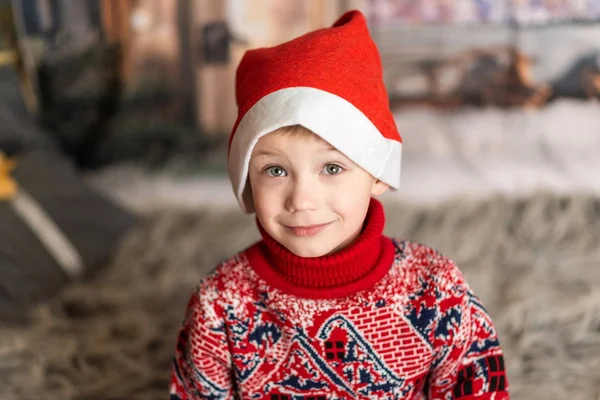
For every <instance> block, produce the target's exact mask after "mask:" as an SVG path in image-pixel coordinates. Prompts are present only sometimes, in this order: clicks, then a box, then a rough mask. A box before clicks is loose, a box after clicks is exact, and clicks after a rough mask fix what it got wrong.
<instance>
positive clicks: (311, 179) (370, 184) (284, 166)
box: [248, 126, 388, 257]
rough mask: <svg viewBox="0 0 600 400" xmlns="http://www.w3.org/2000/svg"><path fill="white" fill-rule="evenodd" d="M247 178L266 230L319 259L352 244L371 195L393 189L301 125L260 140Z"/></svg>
mask: <svg viewBox="0 0 600 400" xmlns="http://www.w3.org/2000/svg"><path fill="white" fill-rule="evenodd" d="M248 178H249V182H248V185H249V187H250V191H251V194H252V200H253V205H254V209H255V211H256V216H257V218H258V220H259V222H260V224H261V226H262V227H263V229H264V230H265V231H266V232H267V233H268V234H269V235H271V237H273V238H274V239H275V240H277V241H278V242H279V243H281V244H282V245H283V246H284V247H286V248H287V249H288V250H290V251H291V252H292V253H294V254H296V255H298V256H301V257H320V256H322V255H325V254H329V253H331V252H334V251H336V250H338V249H341V248H343V247H345V246H346V245H347V244H348V243H350V242H351V241H353V240H354V238H356V237H357V236H358V234H359V233H360V231H361V228H362V226H363V222H364V219H365V215H366V213H367V210H368V207H369V201H370V198H371V196H377V195H380V194H382V193H383V192H385V190H387V188H388V185H387V184H385V183H383V182H382V181H380V180H379V179H376V178H375V177H373V176H372V175H371V174H369V173H368V172H367V171H365V170H364V169H363V168H361V167H359V166H358V165H356V163H354V162H353V161H352V160H350V159H349V158H348V157H346V156H345V155H343V154H342V153H341V152H339V151H338V150H336V149H335V148H334V147H332V146H331V145H330V144H329V143H327V142H326V141H324V140H323V139H321V138H320V137H319V136H317V135H315V134H314V133H312V132H311V131H309V130H307V129H306V128H303V127H301V126H292V127H285V128H282V129H279V130H277V131H275V132H273V133H270V134H268V135H265V136H263V137H262V138H260V140H259V141H258V143H257V144H256V146H254V149H253V152H252V156H251V159H250V167H249V170H248ZM321 232H323V233H326V234H323V235H320V233H321Z"/></svg>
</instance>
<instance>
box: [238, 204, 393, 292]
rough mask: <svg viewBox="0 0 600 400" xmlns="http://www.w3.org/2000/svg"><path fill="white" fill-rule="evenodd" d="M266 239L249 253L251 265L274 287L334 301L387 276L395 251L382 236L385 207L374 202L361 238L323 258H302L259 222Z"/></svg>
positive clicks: (370, 206) (368, 212)
mask: <svg viewBox="0 0 600 400" xmlns="http://www.w3.org/2000/svg"><path fill="white" fill-rule="evenodd" d="M257 225H258V228H259V230H260V233H261V235H262V237H263V240H262V241H261V242H259V243H258V244H256V245H255V246H253V247H252V248H250V249H249V250H248V251H247V253H246V254H247V256H248V258H249V261H250V264H251V265H252V267H253V268H254V270H255V271H256V272H257V274H258V275H259V276H261V277H262V278H263V279H265V280H266V281H267V282H268V283H270V284H271V285H273V286H275V287H278V288H280V289H283V290H284V291H287V292H292V293H294V294H297V295H301V296H303V297H311V298H332V297H339V296H343V295H347V294H351V293H352V292H356V291H358V290H361V289H366V288H368V287H370V286H372V285H373V284H375V282H377V281H378V280H379V279H380V278H381V277H383V276H384V275H385V273H387V271H388V269H389V267H390V266H391V263H392V260H393V256H394V249H393V244H392V242H391V240H390V239H388V238H386V237H385V236H383V235H382V233H383V228H384V225H385V215H384V212H383V206H382V205H381V203H380V202H379V201H377V200H375V199H371V202H370V204H369V210H368V211H367V215H366V217H365V223H364V226H363V229H362V231H361V233H360V235H359V236H358V237H357V238H356V239H355V241H354V242H353V243H352V244H350V245H349V246H348V247H346V248H344V249H342V250H340V251H338V252H335V253H332V254H328V255H325V256H322V257H300V256H297V255H295V254H294V253H292V252H290V251H289V250H288V249H287V248H285V247H284V246H282V245H281V244H280V243H279V242H277V241H276V240H275V239H273V238H272V237H271V236H270V235H269V234H268V233H267V232H266V231H265V230H264V229H263V228H262V226H261V225H260V223H258V221H257Z"/></svg>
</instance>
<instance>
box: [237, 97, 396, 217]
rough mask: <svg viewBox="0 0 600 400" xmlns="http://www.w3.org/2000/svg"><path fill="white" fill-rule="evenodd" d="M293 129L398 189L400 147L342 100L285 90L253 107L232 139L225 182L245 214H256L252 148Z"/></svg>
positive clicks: (264, 98)
mask: <svg viewBox="0 0 600 400" xmlns="http://www.w3.org/2000/svg"><path fill="white" fill-rule="evenodd" d="M291 125H302V126H303V127H305V128H307V129H309V130H311V131H312V132H314V133H315V134H316V135H318V136H320V137H321V138H322V139H323V140H325V141H326V142H328V143H329V144H331V145H332V146H333V147H335V148H336V149H337V150H339V151H340V152H342V153H343V154H344V155H346V157H348V158H349V159H351V160H352V161H354V162H355V163H356V164H358V165H359V166H360V167H362V168H363V169H365V170H366V171H367V172H369V173H370V174H371V175H373V176H374V177H375V178H377V179H379V180H381V181H382V182H384V183H386V184H388V185H390V186H391V187H392V188H394V189H398V188H399V187H400V163H401V158H402V143H401V142H399V141H397V140H392V139H387V138H385V137H384V136H383V135H382V134H381V133H380V132H379V130H378V129H377V128H376V127H375V125H374V124H373V123H372V122H371V121H370V120H369V118H367V117H366V116H365V115H364V114H363V113H362V112H361V111H360V110H359V109H358V108H356V107H355V106H354V105H353V104H352V103H350V102H349V101H347V100H345V99H344V98H342V97H340V96H337V95H335V94H332V93H329V92H326V91H324V90H320V89H315V88H311V87H292V88H285V89H280V90H277V91H275V92H273V93H270V94H269V95H267V96H265V97H263V98H262V99H260V100H259V101H258V102H257V103H256V104H254V106H252V108H250V110H248V112H246V114H245V115H244V116H243V117H242V119H241V121H240V123H239V125H238V127H237V130H236V131H235V132H234V135H233V139H232V142H231V147H230V149H229V157H228V169H229V177H230V179H231V183H232V186H233V191H234V193H235V195H236V197H237V199H238V201H239V203H240V206H241V207H242V209H243V210H244V212H246V213H252V212H254V205H253V202H252V196H251V193H250V192H249V190H247V188H246V186H247V185H246V183H247V178H248V166H249V164H250V156H251V155H252V150H253V149H254V146H255V145H256V143H257V142H258V140H259V139H260V138H261V137H262V136H264V135H266V134H268V133H271V132H273V131H275V130H277V129H279V128H282V127H284V126H291Z"/></svg>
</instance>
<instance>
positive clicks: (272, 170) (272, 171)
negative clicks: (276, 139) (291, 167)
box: [265, 165, 287, 178]
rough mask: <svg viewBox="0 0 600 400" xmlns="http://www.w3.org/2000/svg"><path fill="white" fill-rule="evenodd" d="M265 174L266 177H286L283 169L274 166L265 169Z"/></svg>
mask: <svg viewBox="0 0 600 400" xmlns="http://www.w3.org/2000/svg"><path fill="white" fill-rule="evenodd" d="M265 173H266V174H267V175H268V176H272V177H275V178H277V177H281V176H286V175H287V173H286V172H285V169H283V168H281V167H280V166H278V165H274V166H272V167H267V168H266V169H265Z"/></svg>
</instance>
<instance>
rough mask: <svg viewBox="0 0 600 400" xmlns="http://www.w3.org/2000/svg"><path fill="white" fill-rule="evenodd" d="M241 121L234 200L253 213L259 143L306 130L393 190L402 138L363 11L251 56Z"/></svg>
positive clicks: (241, 69)
mask: <svg viewBox="0 0 600 400" xmlns="http://www.w3.org/2000/svg"><path fill="white" fill-rule="evenodd" d="M236 101H237V105H238V118H237V121H236V123H235V125H234V127H233V131H232V133H231V138H230V141H229V152H228V169H229V177H230V179H231V183H232V185H233V190H234V192H235V195H236V197H237V199H238V201H239V203H240V205H241V207H242V209H243V210H244V211H245V212H247V213H252V212H254V205H253V202H252V195H251V192H250V189H249V188H248V182H247V181H248V164H249V163H250V156H251V154H252V149H253V148H254V146H255V145H256V143H257V142H258V140H259V139H260V138H261V137H262V136H264V135H266V134H268V133H270V132H273V131H275V130H277V129H279V128H282V127H285V126H291V125H302V126H303V127H305V128H307V129H309V130H311V131H312V132H314V133H315V134H317V135H318V136H320V137H321V138H322V139H324V140H325V141H326V142H328V143H329V144H331V145H332V146H333V147H335V148H336V149H337V150H338V151H340V152H342V153H343V154H344V155H345V156H346V157H348V158H349V159H351V160H352V161H354V162H355V163H356V164H358V165H359V166H360V167H362V168H363V169H365V170H366V171H367V172H369V173H370V174H371V175H373V176H374V177H375V178H378V179H380V180H381V181H383V182H384V183H386V184H388V185H389V186H391V187H392V188H394V189H397V188H398V187H399V185H400V160H401V154H402V138H401V137H400V133H399V132H398V129H397V128H396V124H395V122H394V118H393V116H392V113H391V112H390V109H389V102H388V97H387V93H386V90H385V86H384V83H383V77H382V67H381V59H380V57H379V53H378V51H377V48H376V46H375V43H374V42H373V40H372V39H371V37H370V35H369V31H368V28H367V23H366V20H365V17H364V16H363V15H362V14H361V13H360V12H359V11H350V12H348V13H346V14H344V15H343V16H342V17H340V19H339V20H338V21H337V22H336V23H335V24H334V25H333V26H332V27H331V28H325V29H320V30H317V31H314V32H310V33H308V34H305V35H303V36H300V37H298V38H296V39H294V40H292V41H289V42H286V43H283V44H280V45H278V46H275V47H269V48H260V49H255V50H249V51H248V52H246V54H245V55H244V57H243V58H242V60H241V62H240V65H239V66H238V69H237V75H236Z"/></svg>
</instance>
